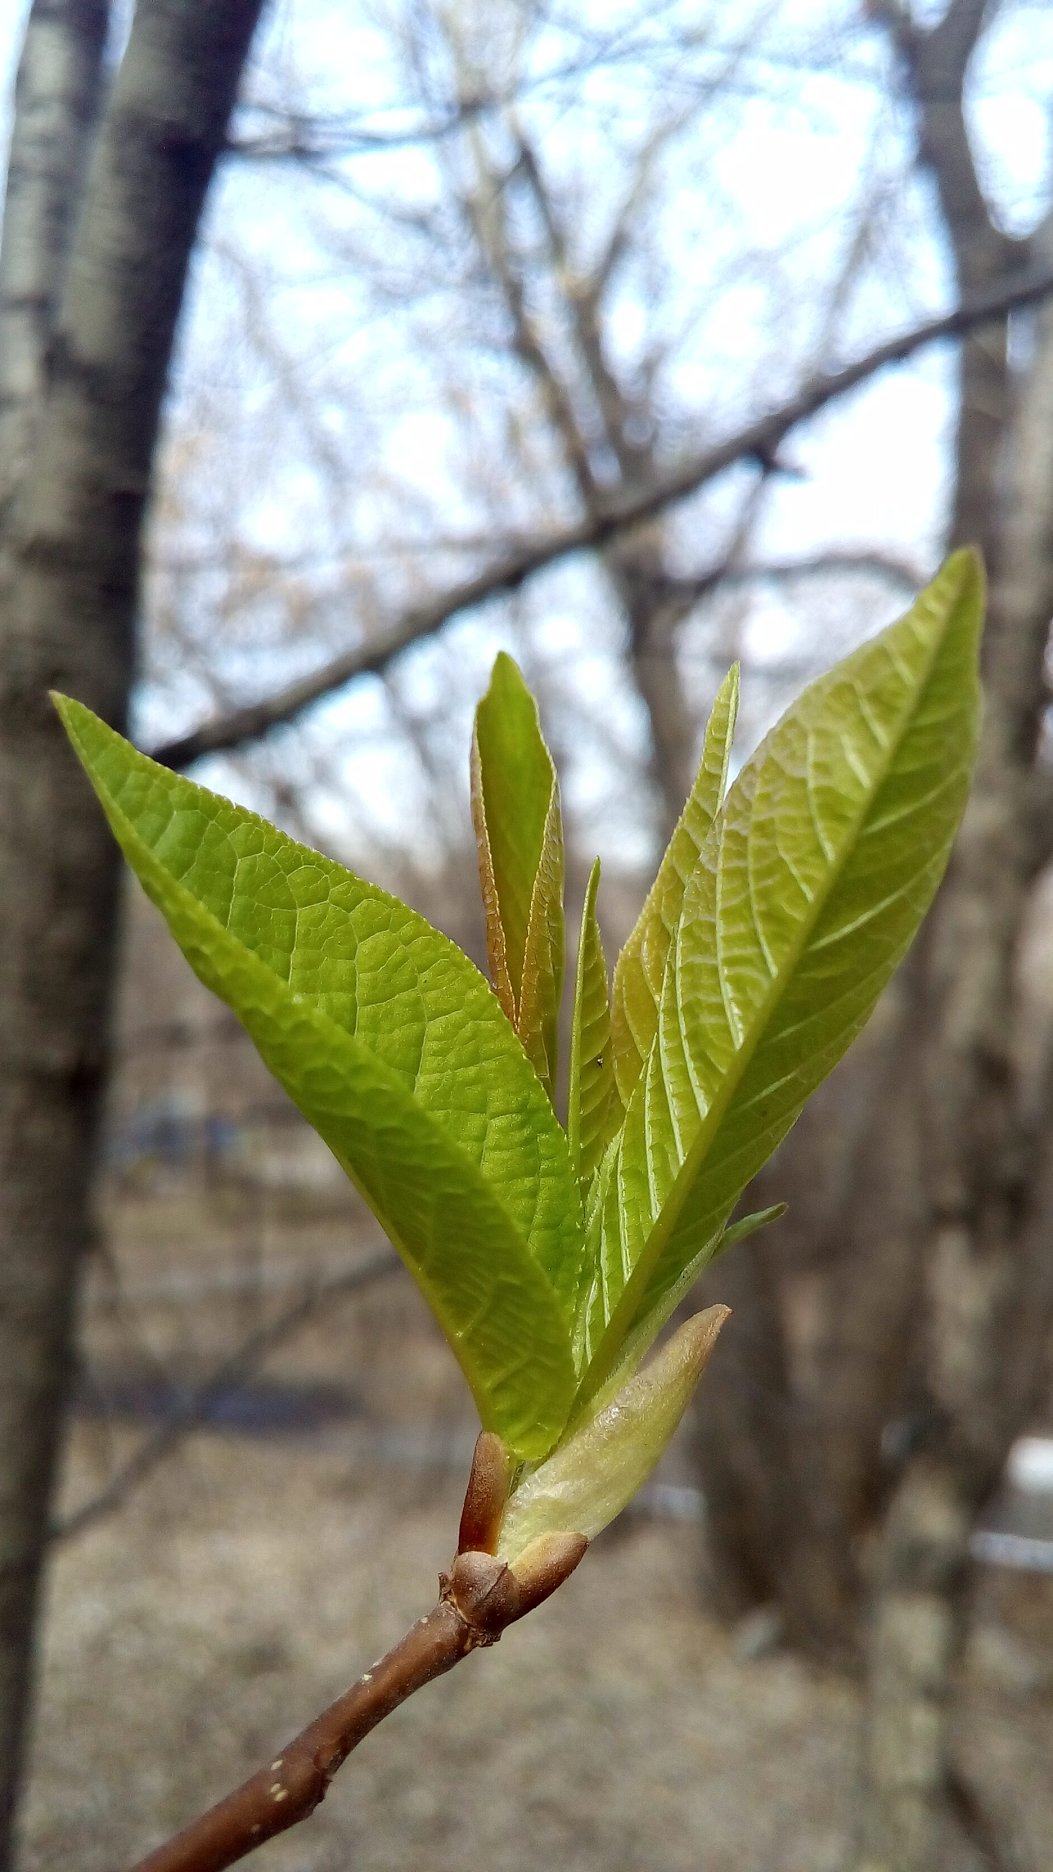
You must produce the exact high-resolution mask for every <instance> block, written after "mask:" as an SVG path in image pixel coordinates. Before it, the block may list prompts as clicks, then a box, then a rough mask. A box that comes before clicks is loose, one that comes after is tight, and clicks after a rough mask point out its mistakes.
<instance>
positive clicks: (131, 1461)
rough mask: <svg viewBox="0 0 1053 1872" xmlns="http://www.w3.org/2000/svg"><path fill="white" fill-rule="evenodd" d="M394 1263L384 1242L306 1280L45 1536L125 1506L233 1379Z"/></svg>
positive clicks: (78, 1528) (79, 1528)
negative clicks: (336, 1270) (339, 1268)
mask: <svg viewBox="0 0 1053 1872" xmlns="http://www.w3.org/2000/svg"><path fill="white" fill-rule="evenodd" d="M398 1265H399V1264H398V1261H397V1260H396V1259H395V1257H394V1255H393V1254H392V1252H391V1250H390V1249H387V1248H386V1249H384V1250H382V1251H381V1252H380V1253H379V1254H375V1255H371V1256H370V1257H369V1259H368V1260H366V1261H360V1262H359V1263H358V1264H357V1266H355V1267H350V1268H346V1269H345V1270H344V1272H343V1273H341V1274H337V1275H330V1276H328V1277H327V1278H326V1279H323V1280H317V1279H315V1280H310V1281H308V1282H307V1284H306V1286H305V1287H304V1288H303V1290H302V1291H301V1292H300V1293H299V1294H298V1295H297V1297H296V1299H295V1300H293V1301H290V1303H289V1305H288V1306H286V1307H283V1308H282V1310H281V1312H280V1313H278V1314H277V1315H276V1316H275V1317H274V1318H273V1319H270V1320H267V1321H265V1322H264V1324H263V1325H262V1326H259V1327H257V1329H256V1331H255V1332H253V1333H250V1334H249V1335H248V1337H247V1338H245V1339H243V1340H242V1342H241V1344H240V1345H239V1346H238V1347H237V1349H236V1350H235V1351H234V1352H232V1353H230V1354H229V1356H228V1357H227V1358H225V1359H223V1360H221V1361H220V1363H219V1364H218V1365H217V1366H216V1367H215V1368H214V1370H213V1371H212V1372H210V1373H209V1376H208V1377H207V1378H206V1379H204V1381H203V1382H202V1383H201V1384H199V1385H195V1386H194V1388H193V1390H192V1391H189V1392H187V1393H186V1394H184V1395H181V1396H180V1398H179V1400H178V1402H177V1403H176V1404H175V1406H174V1408H173V1409H172V1411H171V1412H170V1414H169V1415H168V1416H167V1417H166V1418H165V1420H164V1422H163V1423H161V1424H159V1425H158V1427H157V1429H156V1430H154V1431H153V1432H152V1434H151V1435H149V1436H147V1437H144V1439H143V1441H142V1442H141V1443H140V1445H139V1447H138V1449H136V1450H134V1451H133V1452H132V1454H131V1456H129V1458H128V1460H127V1461H126V1462H124V1463H122V1464H121V1467H120V1468H119V1469H118V1470H117V1471H116V1473H115V1474H114V1475H112V1476H111V1477H110V1480H109V1481H108V1482H107V1483H106V1486H105V1487H104V1488H102V1489H100V1490H99V1492H98V1493H97V1494H96V1495H93V1496H91V1498H90V1500H88V1501H86V1502H82V1504H81V1506H80V1507H79V1508H74V1509H73V1510H72V1512H71V1513H70V1514H68V1515H66V1516H65V1517H64V1518H63V1519H62V1520H61V1521H56V1522H54V1523H53V1524H52V1526H51V1529H50V1531H49V1538H50V1539H51V1540H52V1541H67V1540H72V1539H73V1537H74V1535H76V1534H83V1533H84V1531H85V1529H86V1528H90V1527H94V1526H95V1524H96V1522H98V1521H102V1520H104V1519H105V1517H106V1516H107V1515H110V1514H113V1513H114V1511H115V1510H116V1509H118V1508H121V1507H123V1505H124V1503H125V1502H126V1501H127V1499H128V1496H129V1495H130V1494H131V1493H132V1491H133V1489H136V1488H138V1487H139V1485H140V1483H142V1482H145V1480H146V1478H147V1476H148V1475H151V1474H152V1473H153V1471H154V1470H155V1469H156V1468H157V1467H158V1464H159V1463H161V1462H163V1461H164V1459H165V1457H166V1456H168V1455H170V1454H171V1452H172V1450H173V1449H175V1448H176V1447H177V1445H178V1444H179V1443H181V1442H182V1441H183V1439H184V1437H186V1436H188V1435H189V1433H190V1432H191V1431H192V1430H195V1429H196V1428H197V1427H198V1425H199V1424H202V1423H204V1422H205V1421H206V1419H207V1417H208V1415H209V1412H210V1411H211V1410H212V1409H213V1407H214V1406H215V1405H216V1404H217V1403H218V1402H219V1400H220V1399H221V1398H223V1397H225V1396H226V1395H227V1393H228V1392H229V1391H232V1390H233V1389H234V1388H235V1387H236V1386H237V1385H240V1384H244V1383H245V1380H246V1379H247V1378H249V1377H251V1375H252V1373H253V1372H254V1371H256V1369H257V1368H258V1366H259V1365H260V1364H261V1363H262V1361H263V1360H264V1359H265V1358H266V1357H267V1356H268V1355H269V1354H270V1353H271V1352H274V1351H275V1350H276V1349H277V1347H278V1346H280V1345H283V1344H284V1343H285V1341H286V1340H287V1339H289V1338H290V1337H291V1335H292V1334H293V1333H295V1332H297V1331H298V1330H299V1328H300V1327H301V1326H306V1325H307V1324H308V1323H309V1322H310V1321H311V1320H313V1319H314V1318H316V1316H317V1313H318V1309H319V1307H320V1306H322V1305H323V1304H325V1303H328V1302H332V1301H334V1300H338V1299H343V1298H345V1297H346V1296H347V1295H348V1294H352V1293H360V1292H361V1290H362V1288H363V1287H368V1286H370V1285H371V1284H372V1283H373V1282H374V1281H376V1280H379V1279H381V1278H382V1277H383V1276H385V1275H388V1274H391V1273H393V1272H394V1270H395V1269H396V1268H397V1267H398Z"/></svg>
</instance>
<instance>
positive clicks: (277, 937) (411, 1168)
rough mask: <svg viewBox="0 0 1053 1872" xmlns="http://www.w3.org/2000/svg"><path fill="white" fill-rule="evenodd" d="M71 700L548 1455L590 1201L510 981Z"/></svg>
mask: <svg viewBox="0 0 1053 1872" xmlns="http://www.w3.org/2000/svg"><path fill="white" fill-rule="evenodd" d="M58 707H59V710H60V713H61V715H62V718H63V721H64V722H65V724H66V728H67V730H68V732H69V735H70V739H71V740H72V742H73V746H74V748H75V749H76V751H77V753H78V754H79V756H80V758H81V760H82V762H83V764H84V766H85V768H86V769H87V771H88V774H89V777H90V778H91V780H92V783H93V785H94V787H95V790H96V792H97V793H98V795H99V798H100V800H101V801H102V804H103V807H104V809H105V811H106V814H107V817H108V818H109V820H110V824H111V825H112V827H113V830H114V832H115V834H116V836H117V838H118V840H119V842H120V844H121V845H122V847H123V849H124V852H125V855H126V857H127V858H128V861H129V863H130V864H131V866H132V868H133V870H134V871H135V872H136V873H137V875H138V877H139V879H140V881H141V883H142V884H143V886H144V888H145V889H146V891H147V892H148V894H149V895H150V896H151V897H152V898H153V900H154V902H155V903H156V904H157V906H158V908H159V909H160V910H161V912H162V914H163V915H164V917H165V918H166V920H167V922H168V925H169V928H170V929H171V931H172V934H173V935H174V936H175V938H176V941H177V942H178V943H179V945H180V947H181V948H182V949H183V951H184V953H185V955H186V956H187V958H188V960H189V961H190V963H191V965H192V966H193V968H194V969H195V970H196V971H197V973H198V975H199V976H200V977H201V979H202V981H203V982H205V984H206V986H207V987H209V988H211V989H212V990H213V991H214V992H215V993H216V994H218V995H219V996H220V997H221V998H222V999H223V1000H225V1001H226V1002H228V1004H229V1005H230V1006H231V1007H232V1008H233V1009H234V1011H235V1013H236V1014H237V1015H238V1017H239V1018H240V1019H241V1020H242V1022H243V1023H244V1025H245V1026H246V1027H247V1028H248V1030H249V1033H250V1034H251V1035H252V1038H253V1039H254V1040H255V1042H256V1045H257V1047H258V1048H259V1050H260V1053H261V1054H262V1056H263V1058H264V1060H265V1061H266V1063H267V1065H268V1066H269V1067H270V1069H271V1071H272V1072H273V1073H274V1075H275V1077H276V1078H277V1079H279V1080H280V1081H281V1083H282V1085H284V1087H285V1089H286V1091H287V1092H288V1093H289V1094H290V1096H291V1097H292V1098H293V1100H294V1101H295V1103H296V1104H297V1105H298V1106H299V1107H300V1110H301V1111H302V1112H303V1114H304V1116H305V1117H306V1118H307V1119H308V1120H309V1121H310V1123H311V1124H313V1125H314V1127H315V1129H316V1130H317V1131H318V1132H319V1134H320V1136H321V1137H322V1138H324V1140H325V1142H326V1143H327V1144H328V1145H329V1148H330V1150H331V1151H332V1152H333V1154H334V1156H335V1157H336V1158H337V1159H338V1160H339V1162H340V1163H341V1164H342V1165H343V1167H344V1169H345V1170H346V1171H347V1173H348V1175H349V1176H350V1177H351V1179H352V1181H353V1182H354V1183H355V1184H356V1186H357V1187H358V1188H359V1189H360V1190H361V1192H362V1194H363V1195H364V1196H365V1198H366V1200H367V1202H369V1204H370V1206H371V1207H372V1209H373V1211H374V1213H375V1214H376V1216H377V1217H378V1219H379V1221H380V1222H381V1224H382V1226H383V1227H384V1228H385V1230H386V1231H387V1233H388V1234H389V1235H390V1237H391V1240H392V1241H393V1242H394V1244H395V1246H396V1247H397V1248H398V1249H399V1251H400V1253H401V1254H402V1255H403V1257H404V1259H405V1260H406V1262H407V1264H408V1266H409V1267H410V1270H411V1272H412V1273H413V1275H414V1277H415V1278H416V1280H417V1281H418V1283H419V1285H420V1286H421V1288H422V1290H423V1292H424V1294H425V1296H426V1297H427V1299H428V1301H429V1303H430V1305H431V1307H432V1309H433V1311H434V1312H435V1314H436V1316H437V1318H438V1319H439V1322H440V1324H441V1325H442V1328H443V1330H444V1332H445V1333H446V1336H447V1338H448V1339H449V1341H450V1344H451V1346H452V1347H453V1350H454V1351H455V1353H456V1355H457V1357H458V1359H459V1360H460V1363H461V1366H462V1368H463V1370H464V1373H465V1376H466V1378H467V1380H468V1383H469V1385H470V1386H471V1389H472V1392H473V1395H474V1396H475V1399H476V1402H477V1404H478V1407H479V1413H480V1416H481V1418H482V1422H483V1424H484V1426H485V1427H486V1428H488V1429H492V1430H495V1431H497V1432H498V1433H499V1434H500V1435H501V1436H502V1437H503V1438H504V1440H505V1441H506V1442H507V1443H508V1444H509V1445H510V1447H511V1448H512V1449H513V1450H514V1451H515V1452H516V1454H517V1455H519V1456H521V1457H526V1456H531V1457H537V1456H540V1455H543V1454H545V1453H546V1451H547V1450H548V1449H550V1448H551V1447H552V1444H553V1443H554V1441H555V1439H556V1437H557V1435H558V1433H559V1431H560V1430H561V1429H562V1427H563V1424H564V1422H565V1420H566V1416H567V1411H568V1407H569V1403H570V1399H571V1396H572V1393H573V1387H574V1367H573V1364H572V1360H571V1353H570V1349H569V1339H570V1327H571V1323H572V1321H573V1319H574V1317H575V1313H576V1310H577V1309H578V1308H579V1306H580V1292H581V1284H582V1279H583V1275H584V1268H583V1262H582V1229H581V1221H580V1203H579V1200H578V1193H577V1186H576V1183H575V1180H574V1178H573V1176H572V1175H571V1170H570V1161H569V1157H568V1153H567V1145H566V1138H565V1136H564V1134H563V1132H562V1130H561V1129H560V1127H559V1125H558V1124H557V1123H556V1120H555V1117H554V1115H553V1113H552V1109H551V1106H550V1105H549V1103H548V1100H547V1099H546V1097H545V1094H544V1092H543V1091H542V1089H541V1087H540V1085H539V1084H538V1082H537V1079H536V1077H535V1075H534V1073H533V1072H532V1071H531V1069H530V1066H529V1064H528V1062H527V1060H526V1058H525V1056H524V1054H523V1051H522V1049H521V1047H520V1046H519V1044H518V1042H517V1041H516V1039H515V1036H514V1035H513V1034H512V1033H511V1032H510V1030H509V1028H508V1026H507V1024H506V1022H505V1020H504V1018H503V1016H502V1014H501V1012H500V1009H499V1008H498V1006H497V1003H496V1002H495V1000H494V998H493V995H492V994H491V992H490V989H489V988H488V987H487V985H486V983H485V982H484V981H483V979H482V977H481V976H480V975H479V973H478V971H477V970H476V969H475V968H474V966H473V964H472V963H471V962H470V961H469V960H468V958H467V956H465V955H464V954H462V952H461V951H460V950H459V949H458V948H457V947H456V945H455V944H454V943H451V942H450V941H449V940H448V939H447V938H446V937H445V936H441V935H440V934H439V933H438V932H437V931H436V930H434V929H432V928H431V927H430V926H429V925H428V924H427V923H426V922H425V921H424V919H423V918H422V917H419V916H417V915H415V914H414V912H413V911H412V910H409V909H407V907H406V906H405V904H402V903H399V901H398V900H397V899H396V898H393V897H389V896H388V895H387V894H386V893H385V892H383V891H380V890H378V889H377V888H376V887H375V886H373V885H371V884H366V883H364V882H363V881H362V879H361V878H357V877H355V876H354V875H353V874H352V873H351V872H349V871H345V870H344V869H343V868H342V867H341V866H340V865H337V864H334V863H332V862H331V861H330V860H329V859H326V858H323V857H321V856H319V854H318V853H317V852H313V851H310V850H308V849H307V848H306V847H305V846H303V845H299V844H296V843H295V842H294V841H293V840H292V839H288V838H285V837H284V836H283V834H282V833H280V832H277V831H276V830H275V829H274V827H273V826H269V825H267V824H266V823H265V822H264V821H263V820H261V819H259V818H257V816H256V815H255V814H254V813H250V812H246V811H244V810H243V809H242V808H240V807H237V806H233V805H231V804H230V802H229V801H228V800H224V799H220V798H218V797H217V796H216V795H215V794H212V793H207V792H205V790H204V789H203V788H201V787H197V786H194V785H193V784H192V783H191V782H190V781H188V780H184V779H182V778H181V777H179V776H178V775H176V774H172V773H169V772H168V771H167V770H166V769H164V768H162V767H158V766H156V765H155V763H154V762H153V761H150V760H147V759H146V758H145V756H143V755H141V754H138V753H136V751H135V749H134V748H132V747H130V746H129V745H128V743H127V742H126V741H124V740H122V739H121V737H120V736H119V735H117V734H115V733H114V732H113V730H112V729H109V728H107V727H106V726H105V725H104V724H103V723H102V722H100V721H99V720H98V719H97V718H96V717H95V716H94V715H92V714H91V712H90V711H89V710H88V709H85V708H83V707H81V706H80V704H78V703H75V702H70V701H67V700H63V699H59V701H58Z"/></svg>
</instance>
